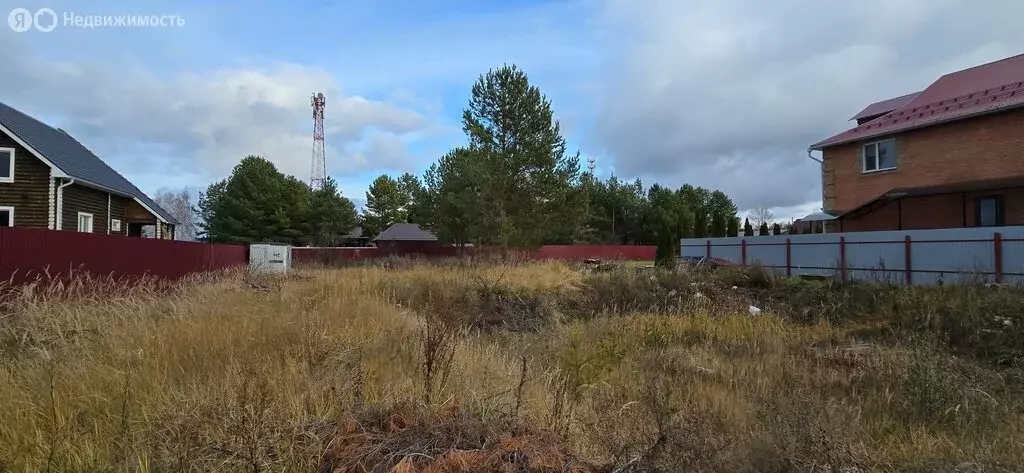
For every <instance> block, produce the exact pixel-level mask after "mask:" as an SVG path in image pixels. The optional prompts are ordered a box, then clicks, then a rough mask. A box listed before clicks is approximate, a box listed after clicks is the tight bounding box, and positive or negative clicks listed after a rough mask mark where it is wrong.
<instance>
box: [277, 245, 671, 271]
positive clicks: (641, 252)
mask: <svg viewBox="0 0 1024 473" xmlns="http://www.w3.org/2000/svg"><path fill="white" fill-rule="evenodd" d="M500 251H501V250H500V248H492V247H488V248H474V247H467V248H465V249H464V253H463V254H464V255H467V256H473V255H485V254H498V253H500ZM511 253H512V254H513V255H514V256H516V257H518V258H523V259H559V260H569V261H580V260H585V259H602V260H625V261H653V260H654V256H655V247H653V246H635V245H545V246H542V247H540V248H538V249H536V250H525V251H524V250H519V251H512V252H511ZM459 254H460V253H459V248H457V247H454V246H434V247H419V248H415V249H389V250H378V249H377V248H292V263H293V264H303V263H306V264H320V265H324V266H338V265H344V264H347V263H350V262H352V261H358V260H365V259H374V258H380V257H383V256H389V255H393V256H416V257H427V258H450V257H456V256H459Z"/></svg>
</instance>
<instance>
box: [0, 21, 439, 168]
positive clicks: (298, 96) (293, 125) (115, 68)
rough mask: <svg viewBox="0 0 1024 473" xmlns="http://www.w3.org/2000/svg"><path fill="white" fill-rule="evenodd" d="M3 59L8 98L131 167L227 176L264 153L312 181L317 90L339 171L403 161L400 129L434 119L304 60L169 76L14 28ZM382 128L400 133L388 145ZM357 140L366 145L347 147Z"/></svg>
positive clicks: (2, 84) (0, 81)
mask: <svg viewBox="0 0 1024 473" xmlns="http://www.w3.org/2000/svg"><path fill="white" fill-rule="evenodd" d="M0 62H3V63H4V64H5V65H7V66H9V67H5V74H3V75H0V89H2V90H5V91H8V92H9V95H7V96H6V97H5V98H4V100H5V101H7V102H8V103H10V104H11V105H13V106H16V107H18V108H21V109H22V110H24V111H25V112H27V113H30V114H33V115H35V116H37V117H40V118H44V119H47V117H50V118H57V120H56V121H54V120H47V121H50V122H51V123H53V124H56V125H59V126H62V127H64V128H66V129H67V130H68V131H69V132H71V133H72V134H74V135H75V136H76V137H78V138H79V139H80V140H81V141H83V142H84V143H87V145H88V146H90V147H91V148H93V149H94V150H96V151H97V152H99V153H100V154H102V155H104V156H105V157H108V155H109V154H121V153H125V154H126V155H128V156H131V157H132V159H131V160H130V161H128V162H119V163H117V167H119V168H121V169H126V168H128V169H126V171H128V170H132V169H134V170H138V171H143V170H147V169H149V170H151V169H152V168H153V167H162V168H166V169H167V170H172V169H179V170H187V171H188V172H191V173H192V174H205V175H208V176H210V177H218V176H222V175H225V174H226V173H228V172H229V171H230V169H231V167H232V166H233V165H234V164H235V163H236V162H237V161H238V159H240V158H241V157H242V156H245V155H247V154H260V155H264V156H266V157H268V159H271V160H272V161H274V162H275V163H276V164H277V165H278V166H279V167H280V168H281V169H282V171H284V172H287V173H289V174H294V175H296V176H298V177H301V178H307V177H308V175H309V159H310V153H311V146H312V145H311V129H312V111H311V108H310V105H309V97H310V94H311V92H312V91H314V90H318V91H323V92H324V93H325V95H327V96H328V112H327V118H326V124H325V128H326V130H327V133H328V145H329V148H328V156H329V157H330V158H331V159H330V161H329V169H328V171H329V172H339V173H342V174H344V173H350V172H359V171H361V170H365V169H367V167H366V166H368V165H369V166H372V165H374V164H375V163H376V162H378V161H383V162H393V161H395V160H396V159H397V158H396V157H397V156H400V155H401V152H402V149H404V146H405V143H404V142H403V141H402V139H401V138H399V136H404V135H405V134H408V133H414V132H417V131H420V130H426V129H428V128H429V126H430V124H429V123H428V122H427V120H426V119H425V118H424V117H423V116H421V115H420V114H419V113H417V112H415V111H413V110H410V109H406V108H401V107H397V106H394V105H390V104H387V103H383V102H378V101H374V100H369V99H366V98H364V97H359V96H352V95H345V94H344V93H343V92H342V91H341V90H339V89H338V88H337V86H336V84H335V80H334V78H333V77H332V76H331V75H330V74H329V73H327V72H326V71H324V70H321V69H317V68H311V67H305V66H299V65H292V64H279V65H274V66H270V67H268V68H265V69H261V70H250V69H225V70H220V71H216V72H213V73H209V74H183V75H174V76H169V77H168V76H159V75H156V74H155V73H153V72H151V71H149V70H146V69H143V68H140V67H135V66H133V65H132V64H117V63H111V62H98V61H92V62H73V63H61V62H57V61H52V60H49V59H45V58H44V57H43V56H41V55H39V54H38V52H37V51H34V50H33V48H31V47H30V45H28V44H25V43H24V42H20V41H19V40H18V38H16V37H12V35H6V34H4V35H0ZM375 133H376V134H375ZM380 133H385V134H388V136H390V137H393V139H392V140H391V141H389V142H387V143H386V146H382V145H381V144H380V143H377V141H379V140H380V139H381V138H379V136H378V134H380ZM367 140H369V142H370V145H369V146H363V145H362V144H361V143H362V142H364V141H367ZM375 140H377V141H375ZM375 143H376V144H375ZM349 147H354V148H356V149H357V152H355V153H352V152H345V151H343V150H344V149H346V148H349ZM376 152H382V153H385V154H384V155H382V156H375V155H374V153H376ZM168 157H169V158H170V160H171V162H166V159H165V158H168ZM153 158H155V159H153Z"/></svg>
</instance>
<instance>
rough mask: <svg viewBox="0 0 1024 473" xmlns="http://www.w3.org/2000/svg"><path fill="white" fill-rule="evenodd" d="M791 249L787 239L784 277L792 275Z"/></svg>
mask: <svg viewBox="0 0 1024 473" xmlns="http://www.w3.org/2000/svg"><path fill="white" fill-rule="evenodd" d="M792 250H793V247H792V245H791V244H790V241H789V238H786V276H792V275H793V251H792Z"/></svg>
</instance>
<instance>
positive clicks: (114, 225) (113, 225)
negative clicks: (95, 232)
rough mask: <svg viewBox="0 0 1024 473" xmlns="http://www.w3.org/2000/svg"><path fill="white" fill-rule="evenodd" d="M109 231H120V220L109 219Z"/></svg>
mask: <svg viewBox="0 0 1024 473" xmlns="http://www.w3.org/2000/svg"><path fill="white" fill-rule="evenodd" d="M110 231H112V232H120V231H121V221H120V220H118V219H116V218H115V219H111V220H110Z"/></svg>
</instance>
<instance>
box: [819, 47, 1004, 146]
mask: <svg viewBox="0 0 1024 473" xmlns="http://www.w3.org/2000/svg"><path fill="white" fill-rule="evenodd" d="M901 98H905V97H898V99H901ZM893 100H896V99H893ZM884 103H885V102H880V103H879V104H884ZM874 105H878V104H873V105H872V106H874ZM1018 107H1024V54H1021V55H1018V56H1013V57H1010V58H1006V59H1003V60H1000V61H996V62H992V63H989V64H983V65H981V66H977V67H972V68H970V69H965V70H962V71H959V72H954V73H951V74H946V75H944V76H942V77H940V78H939V79H938V80H936V81H935V82H933V83H932V84H931V85H929V86H928V87H927V88H926V89H925V90H923V91H922V92H920V93H919V94H917V95H916V96H914V97H913V99H912V100H910V101H909V102H908V103H907V104H906V105H904V106H902V107H900V108H898V109H896V110H893V111H890V112H888V113H886V114H885V115H883V116H881V117H879V118H875V119H873V120H871V121H868V122H866V123H863V124H860V125H858V126H856V127H854V128H852V129H850V130H847V131H844V132H842V133H839V134H837V135H835V136H832V137H830V138H827V139H825V140H822V141H819V142H817V143H815V144H813V145H811V146H810V148H811V149H823V148H825V147H829V146H835V145H838V144H842V143H848V142H851V141H857V140H865V139H871V138H875V137H879V136H882V135H887V134H892V133H897V132H901V131H906V130H912V129H917V128H923V127H928V126H932V125H937V124H940V123H947V122H951V121H956V120H963V119H967V118H972V117H976V116H979V115H985V114H989V113H995V112H1001V111H1005V110H1011V109H1015V108H1018ZM869 108H871V107H869ZM865 111H867V110H865ZM861 113H864V112H861Z"/></svg>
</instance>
